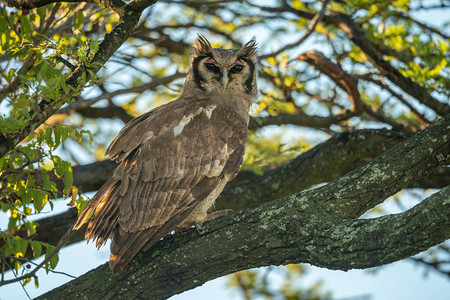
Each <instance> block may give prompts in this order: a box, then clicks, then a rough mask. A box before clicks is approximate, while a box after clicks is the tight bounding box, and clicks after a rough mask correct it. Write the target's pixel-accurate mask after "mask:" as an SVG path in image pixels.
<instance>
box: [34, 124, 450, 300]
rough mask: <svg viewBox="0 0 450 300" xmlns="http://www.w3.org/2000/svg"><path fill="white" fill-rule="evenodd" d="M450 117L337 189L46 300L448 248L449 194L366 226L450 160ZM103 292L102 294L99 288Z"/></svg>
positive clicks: (262, 210) (167, 246) (159, 290)
mask: <svg viewBox="0 0 450 300" xmlns="http://www.w3.org/2000/svg"><path fill="white" fill-rule="evenodd" d="M449 130H450V115H447V116H446V117H444V118H442V119H440V120H438V121H436V122H434V123H433V124H432V125H431V126H430V127H428V128H427V129H426V130H424V131H422V132H420V133H418V134H416V135H414V136H413V137H411V138H409V139H407V140H405V141H403V142H400V143H398V144H397V145H396V146H394V147H393V148H392V149H390V150H389V151H387V152H385V153H383V154H382V155H380V156H378V157H377V158H376V159H374V160H372V161H371V162H369V163H368V164H366V165H364V166H362V167H360V168H358V169H356V170H354V171H352V172H350V173H348V174H347V175H344V176H342V177H340V178H339V179H337V180H335V181H332V182H331V183H329V184H327V185H325V186H322V187H319V188H316V189H313V190H307V191H304V192H301V193H298V194H294V195H291V196H288V197H285V198H281V199H278V200H275V201H271V202H267V203H264V204H261V205H259V206H257V207H253V208H247V209H243V210H241V211H239V212H237V213H235V214H231V215H229V216H226V217H223V218H219V219H216V220H213V221H211V222H209V223H207V224H206V225H205V227H204V229H203V231H202V232H201V233H199V232H197V231H196V230H189V231H187V232H184V233H182V234H176V235H173V236H170V237H168V238H165V239H164V240H162V241H161V242H159V243H158V244H157V245H156V246H155V247H154V248H152V249H151V250H150V251H149V252H147V253H141V254H140V255H138V257H137V258H136V259H135V260H134V261H133V262H132V263H131V264H130V266H129V267H128V268H127V269H126V270H125V271H124V272H123V273H121V274H120V275H118V276H116V275H113V274H111V272H110V271H109V269H108V266H107V265H106V264H105V265H102V266H100V267H98V268H97V269H95V270H92V271H90V272H88V273H87V274H85V275H83V276H81V277H79V278H78V279H76V280H73V281H71V282H69V283H68V284H66V285H63V286H61V287H59V288H57V289H55V290H53V291H51V292H49V293H47V294H45V295H42V296H41V297H40V298H39V299H54V298H56V297H58V298H63V299H80V298H89V299H100V298H101V299H125V298H127V299H129V298H141V299H149V298H151V299H162V298H167V297H169V296H171V295H174V294H177V293H180V292H183V291H185V290H187V289H191V288H194V287H196V286H198V285H201V284H203V283H204V282H206V281H208V280H211V279H214V278H216V277H219V276H222V275H226V274H229V273H232V272H235V271H238V270H243V269H248V268H252V267H261V266H269V265H282V264H288V263H301V262H307V263H310V264H313V265H316V266H320V267H325V268H329V269H339V270H349V269H354V268H369V267H374V266H380V265H383V264H387V263H390V262H393V261H397V260H400V259H403V258H406V257H409V256H411V255H414V254H417V253H419V252H421V251H423V250H425V249H428V248H429V247H431V246H434V245H437V244H439V243H441V242H443V241H445V240H446V239H448V238H450V187H446V188H443V189H442V190H441V191H439V192H437V193H435V194H434V195H432V196H430V197H429V198H428V199H426V200H424V201H422V202H421V203H420V204H419V205H417V206H415V207H413V208H412V209H410V210H408V211H406V212H403V213H401V214H397V215H388V216H384V217H380V218H374V219H358V217H359V216H360V215H361V214H362V213H364V212H365V211H367V210H368V209H370V208H373V207H374V206H376V205H377V204H379V203H380V202H382V201H383V200H384V199H386V197H388V196H390V195H393V194H394V193H396V192H397V191H399V190H400V189H402V188H404V187H405V186H407V185H408V184H409V183H410V182H412V181H414V180H415V179H417V178H419V177H422V176H424V175H426V174H427V173H428V172H430V171H431V170H433V169H435V168H436V167H437V166H438V165H440V164H442V163H444V162H446V161H447V160H448V159H449V156H450V143H449V140H450V136H449V134H448V133H449ZM99 282H101V284H99Z"/></svg>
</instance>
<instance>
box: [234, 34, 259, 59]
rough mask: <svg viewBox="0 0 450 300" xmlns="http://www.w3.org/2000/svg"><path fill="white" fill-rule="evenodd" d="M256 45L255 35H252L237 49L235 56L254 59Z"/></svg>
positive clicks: (256, 50)
mask: <svg viewBox="0 0 450 300" xmlns="http://www.w3.org/2000/svg"><path fill="white" fill-rule="evenodd" d="M257 46H258V44H257V43H256V39H255V37H252V39H251V40H250V41H249V42H247V43H246V44H245V45H244V46H242V48H241V49H240V50H239V51H238V53H237V56H238V57H243V58H248V59H251V60H254V59H255V58H256V54H257V52H258V47H257Z"/></svg>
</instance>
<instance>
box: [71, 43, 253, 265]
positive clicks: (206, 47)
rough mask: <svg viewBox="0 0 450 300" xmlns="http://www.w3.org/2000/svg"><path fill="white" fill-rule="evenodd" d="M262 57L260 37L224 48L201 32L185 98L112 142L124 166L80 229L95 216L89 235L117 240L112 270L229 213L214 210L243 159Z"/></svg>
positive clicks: (94, 200)
mask: <svg viewBox="0 0 450 300" xmlns="http://www.w3.org/2000/svg"><path fill="white" fill-rule="evenodd" d="M255 63H256V43H255V40H254V39H252V40H251V41H250V42H248V43H247V44H245V45H244V46H243V47H242V48H241V49H220V48H213V47H212V46H211V44H210V43H209V42H208V41H207V40H206V38H204V37H203V36H199V38H198V40H197V41H196V43H195V44H194V46H193V47H192V54H191V57H190V63H189V71H188V74H187V77H186V81H185V83H184V86H183V89H182V91H181V95H180V97H179V98H178V99H176V100H174V101H172V102H169V103H167V104H165V105H161V106H159V107H157V108H155V109H152V110H150V111H149V112H147V113H145V114H143V115H141V116H139V117H137V118H135V119H133V120H131V121H130V122H129V123H128V124H126V126H125V127H124V128H123V129H122V130H121V131H120V132H119V134H118V136H117V137H116V138H115V139H114V140H113V141H112V143H111V145H110V146H109V147H108V149H107V150H106V154H107V155H108V156H109V157H110V158H111V159H114V160H116V161H117V162H118V163H119V165H118V167H117V169H116V170H115V172H114V174H113V176H112V178H110V179H109V180H108V181H107V182H106V183H105V184H104V185H103V187H101V188H100V190H99V191H98V192H97V194H96V195H95V196H94V197H93V198H92V199H91V200H90V201H89V202H88V205H87V206H86V208H85V209H84V210H83V212H82V213H81V214H80V216H79V218H78V220H77V223H76V224H75V225H74V229H79V228H80V227H81V226H82V225H83V224H85V223H88V227H87V231H86V235H85V237H86V239H87V240H88V241H89V240H90V239H93V240H94V241H96V245H97V247H100V246H101V245H103V244H104V243H105V242H106V240H107V239H109V238H111V239H112V243H111V256H110V260H109V265H110V268H111V270H112V271H113V273H120V272H121V271H122V270H123V269H124V268H125V267H126V266H127V265H128V264H129V262H130V261H131V260H132V259H133V257H134V256H135V255H136V254H137V253H138V252H139V251H141V250H143V251H146V250H148V249H150V248H151V247H152V246H153V245H154V244H156V243H157V242H158V241H159V240H161V239H162V238H164V237H165V236H167V235H168V234H170V233H171V232H172V231H173V230H177V229H180V228H188V227H191V226H194V225H195V226H197V227H198V228H200V227H201V226H202V224H203V223H204V222H205V221H208V220H211V219H214V218H215V217H218V216H221V215H224V214H225V213H226V211H217V212H213V213H210V214H208V213H207V211H208V209H209V208H210V207H211V206H212V205H213V204H214V201H215V200H216V198H217V197H218V196H219V194H220V193H221V192H222V190H223V188H224V187H225V184H226V183H227V182H228V181H230V180H231V179H233V178H234V177H235V176H236V174H237V173H238V171H239V169H240V167H241V165H242V161H243V157H244V151H245V142H246V139H247V126H248V122H249V109H250V105H251V104H252V102H253V100H254V99H255V98H256V95H257V86H256V69H255Z"/></svg>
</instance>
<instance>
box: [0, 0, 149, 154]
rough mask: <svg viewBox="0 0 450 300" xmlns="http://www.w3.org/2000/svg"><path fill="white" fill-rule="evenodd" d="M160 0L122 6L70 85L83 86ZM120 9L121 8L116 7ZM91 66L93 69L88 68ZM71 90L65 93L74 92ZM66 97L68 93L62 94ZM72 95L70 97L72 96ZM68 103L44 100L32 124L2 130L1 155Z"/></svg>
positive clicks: (77, 70)
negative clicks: (12, 130) (7, 131)
mask: <svg viewBox="0 0 450 300" xmlns="http://www.w3.org/2000/svg"><path fill="white" fill-rule="evenodd" d="M155 2H156V0H152V1H132V2H130V3H129V4H127V5H125V6H123V7H121V8H120V10H121V11H120V12H119V15H120V20H119V22H118V23H117V25H116V26H115V27H114V29H113V30H112V31H111V33H109V34H106V35H105V38H104V40H103V41H102V42H101V43H100V45H99V49H98V51H97V53H96V54H95V56H94V57H93V59H92V61H91V62H90V64H89V67H87V66H85V65H84V64H83V65H80V66H78V67H77V68H76V69H75V70H74V71H73V72H72V74H71V75H70V76H69V78H68V79H67V80H66V84H67V86H68V87H70V88H72V89H73V90H77V89H78V88H81V86H79V85H80V83H79V79H80V78H81V77H82V74H84V75H85V77H86V79H87V80H89V79H90V76H91V75H90V74H91V73H92V74H96V73H97V72H98V71H99V70H100V68H101V67H102V66H103V65H104V64H105V63H106V61H108V59H109V58H110V57H111V56H112V55H113V54H114V53H115V52H116V51H117V49H118V48H119V47H120V46H121V45H122V44H123V43H124V42H125V41H126V40H127V39H128V37H130V35H131V34H132V33H133V31H134V28H135V27H136V25H137V23H138V21H139V18H140V15H141V13H142V10H143V9H144V8H146V7H148V6H151V5H153V4H154V3H155ZM116 12H117V11H116ZM87 69H89V71H90V72H87ZM72 92H73V91H71V92H70V93H69V94H68V95H65V97H68V96H70V95H71V93H72ZM62 98H64V96H63V95H62ZM68 98H69V97H68ZM62 104H64V102H63V101H57V102H49V101H46V100H43V101H41V103H40V104H39V108H38V111H37V113H36V111H34V112H30V120H29V122H28V124H27V125H26V126H25V127H24V128H22V130H20V131H19V132H17V133H14V134H8V135H6V136H4V135H3V134H0V157H2V156H4V155H5V154H6V153H7V152H8V151H9V150H11V149H12V148H14V147H15V146H16V145H17V144H18V143H19V142H20V141H21V140H23V139H24V138H26V137H27V136H28V135H29V134H30V133H31V132H32V131H33V130H34V129H35V128H37V127H38V126H39V125H41V124H42V123H43V122H45V120H47V119H48V118H49V117H50V116H51V115H53V114H54V113H55V112H56V111H57V110H58V109H59V108H60V107H61V105H62Z"/></svg>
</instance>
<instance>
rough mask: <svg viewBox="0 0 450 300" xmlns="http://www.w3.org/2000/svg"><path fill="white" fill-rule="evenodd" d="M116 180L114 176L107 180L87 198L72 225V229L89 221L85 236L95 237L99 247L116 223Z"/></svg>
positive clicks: (88, 237) (87, 237) (76, 228)
mask: <svg viewBox="0 0 450 300" xmlns="http://www.w3.org/2000/svg"><path fill="white" fill-rule="evenodd" d="M118 183H119V181H117V180H116V179H114V178H111V179H110V180H108V181H107V182H106V183H105V184H104V185H103V186H102V187H101V188H100V189H99V190H98V192H97V194H95V196H94V197H92V199H91V200H89V202H88V204H87V206H86V207H85V208H84V210H83V212H82V213H81V214H80V216H79V217H78V220H77V222H76V223H75V225H74V226H73V230H78V229H80V228H81V227H82V226H83V225H84V224H85V223H87V222H89V226H88V229H87V230H86V234H85V238H86V239H87V240H88V241H89V240H90V239H91V238H93V239H94V240H95V239H97V242H96V245H97V247H100V246H101V245H102V244H104V243H105V242H106V240H107V239H108V238H109V237H110V236H111V233H112V231H113V229H114V228H115V226H116V224H117V217H118V207H119V206H118V205H117V203H116V202H117V201H118V200H119V197H117V193H118V189H117V184H118Z"/></svg>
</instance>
